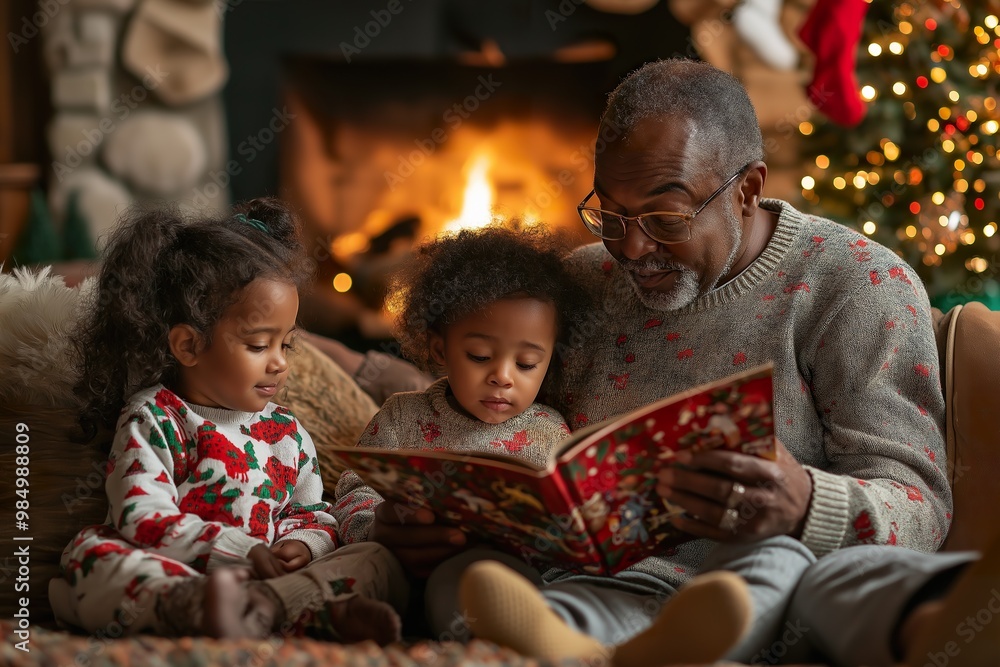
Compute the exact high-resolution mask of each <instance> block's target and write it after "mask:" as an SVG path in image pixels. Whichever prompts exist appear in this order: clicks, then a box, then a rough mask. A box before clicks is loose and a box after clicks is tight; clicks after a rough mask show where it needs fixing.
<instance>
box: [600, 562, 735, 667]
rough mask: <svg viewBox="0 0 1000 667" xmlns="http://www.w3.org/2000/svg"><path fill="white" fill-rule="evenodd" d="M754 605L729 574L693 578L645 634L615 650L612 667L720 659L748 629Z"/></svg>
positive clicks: (652, 665)
mask: <svg viewBox="0 0 1000 667" xmlns="http://www.w3.org/2000/svg"><path fill="white" fill-rule="evenodd" d="M752 617H753V602H752V600H751V599H750V591H749V588H748V587H747V584H746V582H745V581H744V580H743V578H742V577H739V576H737V575H735V574H733V573H732V572H709V573H708V574H703V575H700V576H697V577H695V578H694V579H692V580H691V581H690V582H688V584H687V585H686V586H684V587H683V588H682V589H681V590H680V591H679V592H678V593H677V595H675V596H674V597H672V598H670V599H669V600H667V603H666V605H665V606H664V608H663V611H661V612H660V615H659V616H657V617H656V620H654V621H653V624H652V625H651V626H649V627H648V628H647V629H646V630H644V631H643V632H641V633H640V634H638V635H636V636H635V637H633V638H632V639H630V640H628V641H627V642H625V643H624V644H620V645H619V646H618V647H617V648H615V653H614V656H613V657H612V663H613V664H614V667H658V666H659V665H672V664H689V663H690V664H701V663H706V662H713V661H715V660H718V659H719V658H721V657H722V656H723V655H725V654H726V652H727V651H729V649H731V648H732V647H733V646H735V645H736V643H737V642H739V640H740V639H741V638H742V637H743V635H744V634H745V633H746V631H747V630H748V629H749V628H750V623H751V620H752Z"/></svg>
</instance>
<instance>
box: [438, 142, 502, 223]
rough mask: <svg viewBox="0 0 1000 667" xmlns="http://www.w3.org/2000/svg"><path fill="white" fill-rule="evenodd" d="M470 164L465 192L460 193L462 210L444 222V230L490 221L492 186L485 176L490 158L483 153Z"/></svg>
mask: <svg viewBox="0 0 1000 667" xmlns="http://www.w3.org/2000/svg"><path fill="white" fill-rule="evenodd" d="M470 164H471V166H470V167H469V168H468V174H469V176H468V179H467V180H466V182H465V193H464V194H463V195H462V212H461V213H459V214H458V217H457V218H454V219H453V220H450V221H449V222H447V223H445V226H444V231H445V232H457V231H459V230H460V229H475V228H477V227H486V226H487V225H489V224H490V222H491V221H492V214H493V188H492V186H491V185H490V181H489V178H488V177H487V173H488V172H489V168H490V158H489V156H488V155H486V154H485V153H483V154H480V155H478V156H476V157H475V158H473V159H472V160H471V161H470Z"/></svg>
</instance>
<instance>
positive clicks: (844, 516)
mask: <svg viewBox="0 0 1000 667" xmlns="http://www.w3.org/2000/svg"><path fill="white" fill-rule="evenodd" d="M804 467H805V469H806V470H807V471H808V472H809V475H810V476H811V477H812V483H813V490H812V501H811V502H810V503H809V515H808V516H807V517H806V525H805V528H804V529H803V530H802V537H801V538H800V539H801V541H802V543H803V544H804V545H806V547H808V548H809V549H810V550H811V551H812V552H813V553H814V554H815V555H816V557H817V558H820V557H822V556H825V555H826V554H828V553H830V552H831V551H833V550H834V549H839V548H840V547H841V546H842V545H843V542H844V535H845V534H846V533H847V523H848V513H847V508H848V500H847V487H846V484H847V482H846V480H845V478H844V477H843V476H841V475H831V474H830V473H828V472H824V471H823V470H819V469H817V468H813V467H812V466H804Z"/></svg>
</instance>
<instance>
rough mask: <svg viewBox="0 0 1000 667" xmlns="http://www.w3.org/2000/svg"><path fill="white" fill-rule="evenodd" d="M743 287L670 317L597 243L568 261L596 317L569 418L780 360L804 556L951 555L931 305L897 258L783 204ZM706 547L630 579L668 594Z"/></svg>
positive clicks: (778, 412)
mask: <svg viewBox="0 0 1000 667" xmlns="http://www.w3.org/2000/svg"><path fill="white" fill-rule="evenodd" d="M761 205H762V206H763V207H764V208H765V209H767V210H771V211H774V212H777V213H778V214H779V220H778V225H777V228H776V229H775V231H774V234H773V236H772V238H771V240H770V242H769V243H768V245H767V247H766V248H765V249H764V251H763V252H762V253H761V255H760V256H759V257H758V258H757V259H756V260H755V261H754V262H753V263H752V264H751V265H750V266H749V267H748V268H747V269H746V270H745V271H744V272H743V273H741V274H740V275H739V276H738V277H737V278H735V279H734V280H732V281H730V282H729V283H727V284H725V285H723V286H721V287H719V288H717V289H715V290H713V291H711V292H709V293H708V294H706V295H704V296H702V297H700V298H698V299H697V300H696V301H694V302H693V303H691V304H689V305H688V306H686V307H684V308H681V309H679V310H674V311H656V310H652V309H650V308H647V307H645V306H644V305H643V304H642V303H641V302H640V301H639V299H638V297H637V294H636V291H635V288H634V286H633V284H632V283H630V282H628V278H627V276H626V275H625V273H624V271H623V270H622V269H621V267H620V265H619V264H618V263H617V262H616V261H615V260H614V259H613V258H612V257H611V256H610V255H609V254H608V253H607V251H606V250H605V248H604V246H603V245H602V244H594V245H590V246H587V247H585V248H581V249H579V250H578V251H576V252H575V253H574V255H573V256H572V258H571V261H572V263H573V266H574V267H575V271H576V273H577V275H579V276H580V277H581V278H582V280H583V281H584V282H585V283H586V284H588V285H589V286H590V289H591V291H592V293H593V295H594V296H595V298H596V300H597V301H596V303H597V304H598V305H597V308H596V310H595V312H594V316H593V317H592V318H591V320H590V321H589V324H588V326H587V327H581V328H580V330H579V331H578V332H577V333H578V334H579V335H580V336H581V337H582V339H583V345H582V346H580V351H579V352H578V353H576V354H575V355H573V356H571V358H570V361H569V364H568V368H567V372H566V374H565V377H566V382H567V384H566V388H567V390H566V392H565V393H564V399H565V404H564V405H560V406H558V407H560V408H561V409H562V410H563V414H564V415H565V416H566V418H567V420H568V421H569V422H570V425H571V427H572V428H574V429H575V428H579V427H581V426H583V425H585V424H587V423H589V422H594V421H596V420H603V419H605V418H608V417H611V416H614V415H617V414H620V413H624V412H626V411H628V410H631V409H634V408H636V407H637V406H640V405H644V404H647V403H650V402H652V401H655V400H657V399H659V398H662V397H664V396H668V395H670V394H673V393H675V392H678V391H681V390H684V389H687V388H690V387H692V386H694V385H697V384H699V383H702V382H708V381H711V380H716V379H719V378H722V377H725V376H727V375H730V374H732V373H735V372H738V371H740V370H741V369H744V368H749V367H751V366H754V365H757V364H763V363H766V362H768V361H773V362H774V387H775V397H774V409H775V430H776V435H777V437H778V438H779V439H780V440H781V442H782V443H784V444H785V446H786V447H787V448H788V450H789V451H790V452H791V453H792V454H793V455H794V456H795V458H796V459H797V460H798V461H799V462H800V463H802V464H803V465H804V466H805V468H806V470H807V471H808V472H809V474H810V475H811V477H812V482H813V494H812V499H811V502H810V505H809V509H808V515H807V518H806V525H805V530H804V532H803V534H802V536H801V540H802V542H803V543H804V544H805V545H806V546H807V547H809V548H810V549H811V550H812V551H813V552H814V553H815V554H816V555H817V556H822V555H823V554H825V553H828V552H829V551H831V550H834V549H837V548H840V547H845V546H848V545H853V544H898V545H900V546H905V547H909V548H912V549H917V550H920V551H933V550H935V549H937V548H938V547H939V546H941V543H942V541H943V540H944V538H945V535H946V533H947V530H948V526H949V523H950V519H951V491H950V489H949V486H948V482H947V478H946V476H945V471H944V467H945V462H946V460H947V459H946V456H945V447H944V437H943V427H944V399H943V397H942V391H941V384H940V378H939V367H938V364H939V362H938V352H937V346H936V343H935V338H934V331H933V328H932V323H931V312H930V305H929V303H928V300H927V296H926V294H925V292H924V288H923V286H922V285H921V283H920V280H919V279H918V278H917V277H916V275H915V274H914V273H913V271H912V270H911V269H910V267H909V266H907V265H906V263H905V262H903V261H902V260H901V259H900V258H899V257H898V256H896V255H895V254H894V253H893V252H892V251H890V250H889V249H887V248H885V247H883V246H881V245H878V244H876V243H875V242H873V241H871V240H869V239H866V238H865V237H863V236H861V235H859V234H857V233H855V232H854V231H852V230H850V229H848V228H846V227H844V226H842V225H839V224H836V223H834V222H832V221H829V220H826V219H822V218H817V217H813V216H808V215H805V214H802V213H800V212H798V211H796V210H795V209H794V208H792V207H791V206H789V205H788V204H787V203H785V202H781V201H779V200H764V202H763V203H762V204H761ZM709 546H710V543H708V542H707V541H705V540H698V541H694V542H689V543H687V544H685V545H682V546H681V547H679V548H678V549H676V551H675V552H673V553H671V554H670V555H669V556H668V557H666V558H650V559H647V560H646V561H643V562H642V563H639V564H638V565H636V566H634V567H633V568H631V570H628V571H625V572H622V573H619V575H617V576H618V578H619V579H623V580H626V581H627V580H629V579H630V578H632V579H633V580H634V582H635V584H636V585H638V586H639V587H642V588H646V589H648V588H649V587H650V586H652V587H653V588H656V587H657V586H658V584H657V581H654V580H658V581H659V582H667V583H670V584H673V585H676V584H677V583H680V582H681V581H683V579H684V578H685V577H686V576H687V575H689V574H690V573H691V572H693V571H695V570H697V568H698V566H699V565H700V563H701V560H702V559H703V557H704V555H705V553H706V552H707V549H708V548H709Z"/></svg>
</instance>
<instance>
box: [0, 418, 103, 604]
mask: <svg viewBox="0 0 1000 667" xmlns="http://www.w3.org/2000/svg"><path fill="white" fill-rule="evenodd" d="M76 418H77V415H76V412H75V411H74V410H70V409H66V408H48V407H41V406H29V405H2V404H0V434H2V435H0V439H2V441H3V442H4V443H11V444H10V446H4V447H3V448H2V449H0V543H2V544H5V545H8V546H7V547H6V548H5V550H4V553H3V554H0V564H2V567H0V582H3V583H2V585H3V587H4V588H5V589H6V591H7V593H5V594H4V595H0V618H11V614H13V613H14V609H15V602H16V600H17V599H18V598H20V597H22V596H26V597H28V599H29V600H30V611H31V621H32V623H33V624H34V623H42V622H46V621H51V620H52V618H53V617H52V610H51V609H50V607H49V600H48V583H49V579H51V578H52V577H55V576H58V575H59V557H60V555H61V554H62V550H63V549H64V548H65V547H66V545H67V544H69V541H70V540H71V539H73V536H74V535H76V533H77V531H79V530H80V529H81V528H82V527H84V526H88V525H91V524H95V523H104V520H105V518H106V516H107V511H108V510H107V499H106V497H105V495H104V478H105V473H104V466H105V461H106V460H107V454H106V453H105V446H106V444H107V442H108V438H109V434H103V436H99V437H98V438H96V439H95V440H94V441H93V442H90V443H87V444H80V443H78V442H73V441H72V436H73V434H74V432H76V431H77V422H76ZM19 424H20V425H22V426H21V427H20V429H19V427H18V425H19ZM25 428H26V429H27V430H26V431H25V432H23V433H22V432H20V431H21V430H23V429H25ZM18 436H20V440H21V441H26V442H24V444H26V445H27V446H28V454H27V457H28V461H27V464H28V465H27V466H22V465H20V464H22V463H25V461H24V460H18V456H19V454H18V453H17V451H16V449H15V446H16V442H17V440H16V438H17V437H18ZM21 451H22V452H23V451H24V450H21ZM18 468H27V469H28V470H27V472H28V477H27V479H28V483H29V486H28V487H27V489H28V494H27V496H28V497H27V500H28V509H27V513H28V518H27V522H26V523H27V530H19V529H18V528H17V525H16V523H15V521H16V514H15V512H16V511H17V504H16V503H17V502H18V501H23V500H24V498H22V497H21V496H19V495H18V493H17V491H18V489H17V478H18V476H19V475H18V474H17V473H18ZM22 488H23V487H22ZM15 537H30V538H31V541H30V542H29V541H23V542H22V541H17V542H15V541H14V538H15ZM22 545H26V546H27V547H28V550H29V557H30V563H29V565H28V566H27V570H28V573H29V574H28V578H29V580H28V581H27V582H25V583H27V585H28V587H29V589H28V590H27V591H17V590H16V589H15V587H14V584H13V583H12V580H13V579H14V577H15V576H16V575H17V574H18V570H19V568H20V564H19V563H18V562H17V559H15V558H14V556H13V554H14V549H15V548H18V547H20V546H22Z"/></svg>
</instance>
